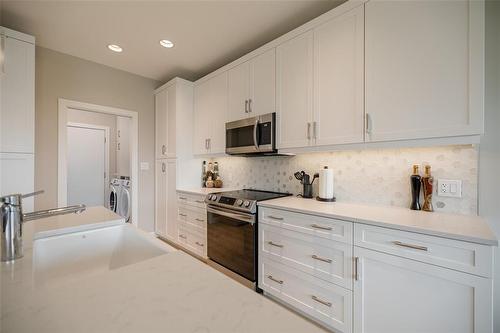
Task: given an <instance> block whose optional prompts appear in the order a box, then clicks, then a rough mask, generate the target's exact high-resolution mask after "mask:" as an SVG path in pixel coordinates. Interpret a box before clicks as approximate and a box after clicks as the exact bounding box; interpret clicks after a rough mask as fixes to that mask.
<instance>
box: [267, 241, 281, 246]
mask: <svg viewBox="0 0 500 333" xmlns="http://www.w3.org/2000/svg"><path fill="white" fill-rule="evenodd" d="M267 244H269V245H272V246H276V247H283V245H281V244H276V243H273V242H272V241H269V242H267Z"/></svg>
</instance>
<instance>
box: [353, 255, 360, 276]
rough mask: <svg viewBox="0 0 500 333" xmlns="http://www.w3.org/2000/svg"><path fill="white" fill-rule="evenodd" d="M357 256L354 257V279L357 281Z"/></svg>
mask: <svg viewBox="0 0 500 333" xmlns="http://www.w3.org/2000/svg"><path fill="white" fill-rule="evenodd" d="M358 265H359V257H354V280H356V281H358V280H359V269H358Z"/></svg>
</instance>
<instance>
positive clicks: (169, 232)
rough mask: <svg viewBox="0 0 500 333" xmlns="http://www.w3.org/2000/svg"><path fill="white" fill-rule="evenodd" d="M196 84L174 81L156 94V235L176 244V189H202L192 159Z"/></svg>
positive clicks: (194, 162)
mask: <svg viewBox="0 0 500 333" xmlns="http://www.w3.org/2000/svg"><path fill="white" fill-rule="evenodd" d="M192 122H193V83H191V82H189V81H186V80H183V79H180V78H175V79H173V80H171V81H169V82H167V83H166V84H164V85H163V86H161V87H160V88H158V89H156V90H155V147H156V148H155V158H156V162H155V233H156V234H157V235H158V236H160V237H162V238H165V239H167V240H170V241H173V242H175V241H176V240H177V238H178V235H177V233H178V228H177V194H176V189H177V187H187V188H189V187H196V186H198V187H199V182H197V181H196V180H197V179H199V174H200V173H201V171H200V165H201V164H199V163H198V161H197V160H195V159H193V158H192V137H193V133H192Z"/></svg>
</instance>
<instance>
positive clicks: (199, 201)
mask: <svg viewBox="0 0 500 333" xmlns="http://www.w3.org/2000/svg"><path fill="white" fill-rule="evenodd" d="M195 201H196V202H197V203H205V201H201V200H195Z"/></svg>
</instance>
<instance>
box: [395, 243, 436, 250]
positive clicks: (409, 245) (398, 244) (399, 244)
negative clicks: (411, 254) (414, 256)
mask: <svg viewBox="0 0 500 333" xmlns="http://www.w3.org/2000/svg"><path fill="white" fill-rule="evenodd" d="M392 244H394V245H397V246H402V247H408V248H410V249H414V250H420V251H428V250H429V249H428V248H427V247H426V246H419V245H413V244H408V243H403V242H400V241H393V242H392Z"/></svg>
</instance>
